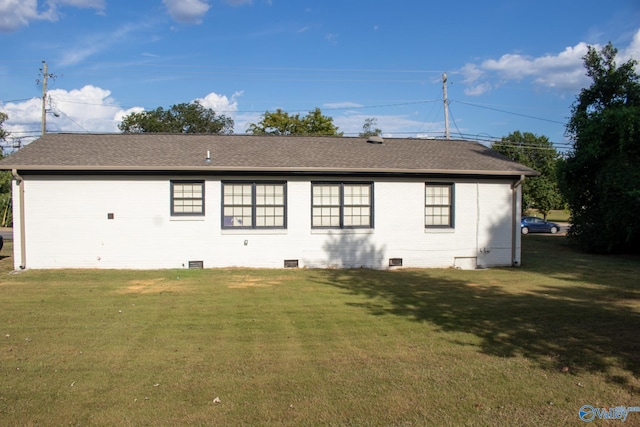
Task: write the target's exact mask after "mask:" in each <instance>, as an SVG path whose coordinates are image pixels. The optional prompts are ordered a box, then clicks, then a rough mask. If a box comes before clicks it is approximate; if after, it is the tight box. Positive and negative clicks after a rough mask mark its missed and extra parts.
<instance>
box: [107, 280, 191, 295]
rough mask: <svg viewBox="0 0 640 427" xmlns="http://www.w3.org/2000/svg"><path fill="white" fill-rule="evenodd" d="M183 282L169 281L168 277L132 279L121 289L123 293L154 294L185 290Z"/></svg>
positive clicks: (120, 291)
mask: <svg viewBox="0 0 640 427" xmlns="http://www.w3.org/2000/svg"><path fill="white" fill-rule="evenodd" d="M184 291H185V286H184V285H183V284H182V283H181V282H174V281H171V282H167V280H166V279H146V280H131V281H130V282H129V284H128V286H127V287H125V288H124V289H120V290H119V291H118V293H121V294H154V293H160V292H184Z"/></svg>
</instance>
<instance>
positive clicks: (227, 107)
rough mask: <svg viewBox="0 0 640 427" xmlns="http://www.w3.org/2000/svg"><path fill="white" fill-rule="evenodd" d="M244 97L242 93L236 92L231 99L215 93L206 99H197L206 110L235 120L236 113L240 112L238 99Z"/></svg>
mask: <svg viewBox="0 0 640 427" xmlns="http://www.w3.org/2000/svg"><path fill="white" fill-rule="evenodd" d="M239 96H242V92H236V93H234V94H233V95H232V96H231V99H229V98H227V96H226V95H218V94H217V93H215V92H211V93H210V94H208V95H206V96H205V97H204V98H197V99H195V100H194V101H197V102H199V103H200V105H202V106H203V107H205V108H211V109H212V110H213V111H215V112H216V114H224V115H225V116H228V117H231V118H233V116H234V115H235V113H236V111H238V100H237V98H238V97H239Z"/></svg>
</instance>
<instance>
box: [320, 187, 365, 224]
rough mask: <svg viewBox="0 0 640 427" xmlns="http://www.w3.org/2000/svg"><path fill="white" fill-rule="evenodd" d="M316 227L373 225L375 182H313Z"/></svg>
mask: <svg viewBox="0 0 640 427" xmlns="http://www.w3.org/2000/svg"><path fill="white" fill-rule="evenodd" d="M311 191H312V208H311V211H312V212H311V226H312V227H313V228H373V184H372V183H346V182H340V183H332V182H328V183H312V184H311Z"/></svg>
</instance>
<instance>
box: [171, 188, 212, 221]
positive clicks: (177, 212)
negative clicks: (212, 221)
mask: <svg viewBox="0 0 640 427" xmlns="http://www.w3.org/2000/svg"><path fill="white" fill-rule="evenodd" d="M171 215H174V216H187V215H195V216H197V215H200V216H201V215H204V181H171Z"/></svg>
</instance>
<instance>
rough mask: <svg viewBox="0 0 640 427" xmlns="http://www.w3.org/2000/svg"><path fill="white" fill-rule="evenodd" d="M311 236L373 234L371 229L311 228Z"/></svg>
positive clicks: (373, 231)
mask: <svg viewBox="0 0 640 427" xmlns="http://www.w3.org/2000/svg"><path fill="white" fill-rule="evenodd" d="M311 234H375V230H374V229H373V228H312V229H311Z"/></svg>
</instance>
